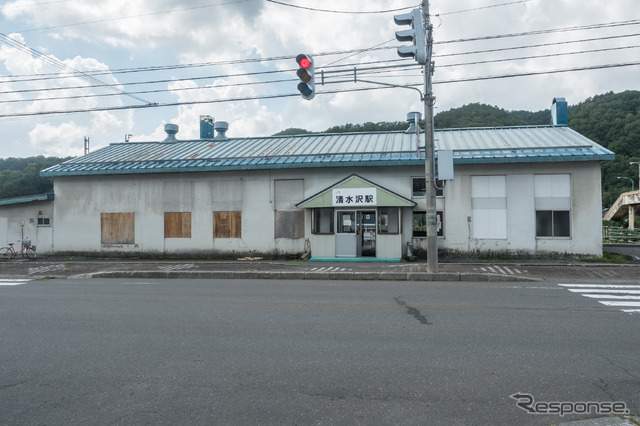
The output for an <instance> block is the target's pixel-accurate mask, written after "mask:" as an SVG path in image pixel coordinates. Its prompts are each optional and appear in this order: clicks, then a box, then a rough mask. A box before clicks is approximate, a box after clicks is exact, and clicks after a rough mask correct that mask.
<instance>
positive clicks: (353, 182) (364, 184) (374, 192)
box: [296, 174, 416, 209]
mask: <svg viewBox="0 0 640 426" xmlns="http://www.w3.org/2000/svg"><path fill="white" fill-rule="evenodd" d="M415 205H416V203H415V202H414V201H412V200H410V199H408V198H405V197H403V196H402V195H399V194H396V193H395V192H393V191H390V190H388V189H386V188H384V187H382V186H380V185H377V184H375V183H373V182H371V181H370V180H367V179H365V178H363V177H361V176H358V175H357V174H352V175H350V176H347V177H346V178H344V179H342V180H341V181H339V182H336V183H335V184H333V185H331V186H330V187H328V188H325V189H323V190H322V191H320V192H318V193H317V194H315V195H312V196H311V197H309V198H307V199H306V200H302V201H300V202H299V203H298V204H296V207H298V208H301V209H314V208H323V207H325V208H326V207H340V208H341V207H345V208H348V207H353V208H367V207H414V206H415Z"/></svg>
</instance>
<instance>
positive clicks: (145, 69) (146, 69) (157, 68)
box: [0, 20, 640, 83]
mask: <svg viewBox="0 0 640 426" xmlns="http://www.w3.org/2000/svg"><path fill="white" fill-rule="evenodd" d="M636 24H640V21H639V20H633V21H621V22H609V23H603V24H595V25H587V26H583V27H568V28H557V29H550V30H542V31H536V32H528V33H516V34H503V35H497V36H488V37H476V38H470V39H459V40H449V41H443V42H436V43H435V44H436V45H437V44H449V43H456V42H467V41H477V40H480V39H487V40H488V39H497V38H507V37H520V36H524V35H531V34H533V33H535V34H542V33H550V32H558V31H568V30H571V31H577V30H580V29H600V28H605V27H607V28H609V27H616V26H621V25H624V26H626V25H636ZM638 35H640V34H638V33H635V34H626V35H615V36H604V37H595V38H588V39H581V40H568V41H560V42H552V43H540V44H532V45H525V46H515V47H506V48H499V49H486V50H475V51H469V52H460V53H450V54H440V55H434V57H435V58H441V57H445V56H457V55H470V54H479V53H491V52H499V51H509V50H516V49H525V48H536V47H546V46H555V45H561V44H571V43H582V42H590V41H601V40H610V39H616V38H624V37H635V36H638ZM386 43H388V41H387V42H384V43H381V44H380V45H378V46H374V47H371V48H366V49H351V50H344V51H332V52H321V53H313V54H312V56H314V57H321V56H332V55H344V54H352V56H353V55H356V54H359V53H361V52H365V51H377V50H390V49H395V48H397V46H388V47H381V46H382V45H384V44H386ZM293 58H295V55H287V56H276V57H270V58H253V59H237V60H227V61H218V62H203V63H192V64H178V65H163V66H150V67H138V68H124V69H114V70H109V71H87V72H83V73H84V74H86V75H114V74H124V73H138V72H149V71H166V70H177V69H187V68H197V67H208V66H218V65H239V64H249V63H262V62H270V61H278V60H290V59H293ZM334 63H335V62H333V63H330V64H328V65H326V66H329V65H333V64H334ZM47 76H50V77H49V78H47ZM76 76H77V75H75V74H70V75H61V74H30V75H14V76H12V77H5V81H4V82H8V81H14V82H17V81H36V80H37V79H25V80H17V79H18V78H23V77H42V80H45V79H56V78H71V77H76ZM0 83H3V82H0Z"/></svg>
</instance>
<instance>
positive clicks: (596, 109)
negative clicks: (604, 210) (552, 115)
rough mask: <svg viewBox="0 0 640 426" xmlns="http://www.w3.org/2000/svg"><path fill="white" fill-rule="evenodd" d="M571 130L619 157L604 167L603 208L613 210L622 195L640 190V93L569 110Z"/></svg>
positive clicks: (590, 101) (612, 95) (609, 96)
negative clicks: (632, 163)
mask: <svg viewBox="0 0 640 426" xmlns="http://www.w3.org/2000/svg"><path fill="white" fill-rule="evenodd" d="M569 127H571V128H572V129H573V130H575V131H576V132H578V133H580V134H582V135H584V136H586V137H588V138H589V139H591V140H593V141H595V142H597V143H599V144H600V145H602V146H604V147H606V148H608V149H610V150H611V151H613V152H614V153H615V154H616V159H615V160H613V161H606V162H604V163H603V164H602V205H603V206H604V207H609V206H611V204H613V203H614V202H615V201H616V199H617V198H618V196H619V195H620V194H621V193H622V192H627V191H631V182H629V181H628V180H626V179H617V177H618V176H624V177H628V178H631V179H633V180H634V182H635V188H636V189H638V165H631V164H629V162H631V161H635V162H640V92H639V91H635V90H634V91H632V90H630V91H626V92H622V93H613V92H610V93H607V94H604V95H598V96H594V97H593V98H589V99H587V100H586V101H584V102H581V103H579V104H577V105H574V106H570V107H569Z"/></svg>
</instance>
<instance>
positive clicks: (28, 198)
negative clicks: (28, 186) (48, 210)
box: [0, 194, 53, 206]
mask: <svg viewBox="0 0 640 426" xmlns="http://www.w3.org/2000/svg"><path fill="white" fill-rule="evenodd" d="M51 200H53V194H36V195H24V196H22V197H14V198H3V199H0V206H8V205H13V204H24V203H32V202H34V201H51Z"/></svg>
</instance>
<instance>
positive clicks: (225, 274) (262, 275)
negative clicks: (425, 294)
mask: <svg viewBox="0 0 640 426" xmlns="http://www.w3.org/2000/svg"><path fill="white" fill-rule="evenodd" d="M81 278H85V279H86V278H142V279H145V278H149V279H152V278H161V279H245V280H254V279H259V280H264V279H272V280H342V281H352V280H358V281H364V280H366V281H449V282H454V281H495V282H514V281H517V282H539V281H542V280H540V279H538V278H531V277H520V276H515V275H500V274H480V273H465V272H462V273H461V272H440V273H428V272H344V271H341V272H316V271H104V272H92V273H88V274H79V275H73V276H70V277H69V279H81Z"/></svg>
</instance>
